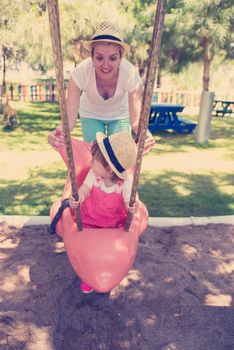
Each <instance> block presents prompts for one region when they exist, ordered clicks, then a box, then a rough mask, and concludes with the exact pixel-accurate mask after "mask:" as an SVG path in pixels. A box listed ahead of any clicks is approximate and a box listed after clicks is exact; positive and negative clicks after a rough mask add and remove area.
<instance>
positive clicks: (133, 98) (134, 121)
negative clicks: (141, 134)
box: [128, 84, 143, 133]
mask: <svg viewBox="0 0 234 350" xmlns="http://www.w3.org/2000/svg"><path fill="white" fill-rule="evenodd" d="M142 89H143V88H142V85H141V84H139V86H138V87H137V88H136V89H135V90H134V91H132V92H129V93H128V103H129V115H130V122H131V127H132V130H133V131H134V132H135V133H137V129H138V124H139V119H140V113H141V99H142Z"/></svg>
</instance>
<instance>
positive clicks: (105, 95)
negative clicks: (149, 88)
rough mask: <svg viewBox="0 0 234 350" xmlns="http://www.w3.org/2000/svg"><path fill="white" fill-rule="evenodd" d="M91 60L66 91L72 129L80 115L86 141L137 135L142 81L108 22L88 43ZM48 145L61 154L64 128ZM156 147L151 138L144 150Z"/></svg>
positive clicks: (78, 70)
mask: <svg viewBox="0 0 234 350" xmlns="http://www.w3.org/2000/svg"><path fill="white" fill-rule="evenodd" d="M88 45H89V47H90V52H91V57H89V58H87V59H85V60H84V61H82V62H81V63H80V64H79V65H78V66H77V67H76V68H75V70H74V71H73V72H72V74H71V78H70V80H69V83H68V87H67V95H66V108H67V115H68V120H69V127H70V130H72V129H73V128H74V127H75V124H76V119H77V115H78V112H79V114H80V120H81V128H82V133H83V137H84V140H85V141H87V142H92V141H94V140H95V136H96V133H97V132H98V131H99V132H103V133H105V134H106V135H108V136H109V135H111V134H114V133H116V132H119V131H128V132H129V133H130V132H131V129H132V130H133V132H135V133H136V132H137V128H138V122H139V117H140V108H141V95H142V80H141V78H140V76H139V73H138V71H137V69H136V68H135V67H134V66H133V65H132V64H131V63H130V62H129V61H127V60H126V59H124V58H123V56H124V54H125V53H127V52H128V51H129V45H128V44H126V43H124V42H123V40H122V38H121V34H120V31H119V29H118V28H116V27H115V26H114V25H113V24H111V23H108V22H103V23H101V24H100V26H99V27H98V29H97V31H96V32H95V34H94V36H93V37H92V39H91V40H90V41H88ZM48 142H49V144H50V145H51V146H52V147H53V148H55V149H56V150H58V148H59V147H60V146H62V145H63V144H64V135H63V132H62V128H61V125H60V126H58V127H57V128H56V129H55V131H54V132H52V133H50V134H49V136H48ZM153 144H154V139H153V137H152V135H151V134H149V135H148V136H147V138H146V143H145V150H149V149H150V148H151V147H152V146H153Z"/></svg>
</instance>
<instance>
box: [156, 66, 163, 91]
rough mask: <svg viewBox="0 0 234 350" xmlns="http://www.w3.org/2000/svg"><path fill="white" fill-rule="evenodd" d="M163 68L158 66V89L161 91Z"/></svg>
mask: <svg viewBox="0 0 234 350" xmlns="http://www.w3.org/2000/svg"><path fill="white" fill-rule="evenodd" d="M161 77H162V76H161V67H160V64H158V71H157V88H158V89H159V88H160V86H161Z"/></svg>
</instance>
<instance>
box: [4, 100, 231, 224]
mask: <svg viewBox="0 0 234 350" xmlns="http://www.w3.org/2000/svg"><path fill="white" fill-rule="evenodd" d="M12 104H13V105H14V107H15V108H16V109H17V111H18V114H19V118H20V122H21V124H20V126H18V127H16V128H14V129H13V130H8V129H6V128H4V127H3V126H1V127H0V139H1V143H0V152H5V151H7V150H8V151H9V150H11V151H16V152H20V153H22V152H26V151H46V150H50V148H49V146H48V144H47V135H48V132H49V131H51V130H53V129H54V128H55V126H56V125H57V124H58V123H59V120H60V115H59V106H58V104H56V103H40V102H33V103H29V102H14V103H12ZM186 117H187V118H189V119H193V120H194V119H195V117H194V116H186ZM78 125H79V123H78ZM233 131H234V118H231V117H225V118H213V120H212V131H211V137H210V140H209V144H208V145H205V146H200V145H197V144H196V143H195V140H194V136H193V135H176V134H172V133H165V132H164V133H160V134H157V135H155V139H156V144H155V146H154V148H153V150H152V151H151V152H150V154H149V155H148V156H146V157H149V159H150V162H152V164H156V167H152V169H150V170H148V171H143V172H142V174H141V178H140V184H139V195H140V198H141V200H142V201H143V202H144V203H145V204H146V205H147V207H148V210H149V214H150V216H159V217H160V216H171V217H172V216H176V217H180V216H212V215H231V214H234V203H233V195H234V190H233V189H234V179H233V172H234V171H233V170H234V166H233V163H232V162H233V159H234V157H233V153H234V152H233V151H234V144H233V141H232V135H233ZM73 136H74V137H81V132H80V128H79V126H78V127H77V128H76V129H75V131H74V132H73ZM181 154H182V156H183V155H189V157H190V163H193V162H194V161H195V160H194V159H195V155H196V159H197V160H199V157H200V158H201V159H203V161H204V155H205V156H206V155H207V157H208V158H207V161H209V157H211V156H212V166H211V167H210V168H209V167H208V168H206V167H205V166H204V169H203V168H202V167H201V168H200V169H196V168H195V170H193V169H192V170H191V169H189V170H188V169H186V168H180V165H181V164H180V159H181ZM0 156H1V153H0ZM146 159H147V158H146ZM165 159H166V161H167V162H168V166H169V165H170V164H171V162H173V161H174V162H177V160H178V168H177V167H174V168H173V170H168V169H167V163H166V164H165V166H164V167H163V168H160V167H159V168H157V164H158V165H161V164H162V162H163V161H165ZM220 161H222V162H223V163H222V164H221V166H219V162H220ZM223 164H224V165H225V166H226V165H227V166H226V168H225V169H222V166H223ZM231 164H232V165H231ZM0 165H1V159H0ZM204 165H206V164H204ZM66 176H67V172H66V169H65V166H64V164H63V163H62V161H61V162H58V161H55V162H53V163H51V164H50V165H44V166H41V167H31V168H29V170H28V172H27V174H26V175H25V176H24V177H23V178H20V177H18V178H17V174H16V176H15V177H13V178H14V179H11V178H9V179H7V178H4V177H3V176H1V174H0V213H1V214H3V215H48V214H49V209H50V207H51V205H52V203H53V202H54V201H55V200H56V199H58V198H59V197H60V196H61V193H62V190H63V186H64V184H65V179H66Z"/></svg>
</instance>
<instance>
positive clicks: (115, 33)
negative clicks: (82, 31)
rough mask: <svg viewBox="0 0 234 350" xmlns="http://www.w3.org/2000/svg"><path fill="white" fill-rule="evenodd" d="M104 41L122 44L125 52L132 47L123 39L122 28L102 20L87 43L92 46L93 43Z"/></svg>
mask: <svg viewBox="0 0 234 350" xmlns="http://www.w3.org/2000/svg"><path fill="white" fill-rule="evenodd" d="M102 41H103V42H109V43H113V44H118V45H120V46H122V47H123V48H124V51H125V53H126V52H128V51H129V49H130V46H129V45H128V44H126V43H125V42H124V41H123V38H122V34H121V32H120V29H119V28H117V27H116V26H115V25H114V24H113V23H110V22H102V23H101V24H100V25H99V27H98V28H97V30H96V32H95V33H94V35H93V36H92V38H91V40H89V41H87V44H88V45H89V46H90V45H91V44H92V43H95V42H102Z"/></svg>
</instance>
